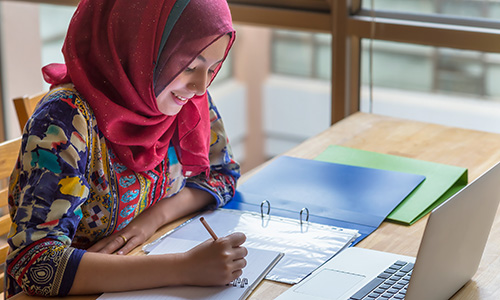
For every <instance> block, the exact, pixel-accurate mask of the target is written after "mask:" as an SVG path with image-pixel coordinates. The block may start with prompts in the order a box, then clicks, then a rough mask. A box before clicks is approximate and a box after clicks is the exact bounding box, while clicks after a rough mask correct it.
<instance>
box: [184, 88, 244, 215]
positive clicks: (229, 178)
mask: <svg viewBox="0 0 500 300" xmlns="http://www.w3.org/2000/svg"><path fill="white" fill-rule="evenodd" d="M208 99H209V105H210V122H211V139H210V153H209V156H210V174H209V176H208V178H207V177H206V176H205V175H198V176H195V177H191V178H189V179H188V180H187V182H186V186H188V187H194V188H199V189H204V190H206V191H208V192H210V193H211V194H212V195H213V196H214V197H215V199H216V201H217V203H216V205H215V207H219V206H223V205H224V204H226V203H227V202H228V201H229V200H231V199H232V198H233V196H234V193H235V190H236V181H237V180H238V178H239V177H240V166H239V164H238V163H237V162H236V161H235V160H234V159H233V152H232V150H231V146H230V145H229V141H228V139H227V136H226V132H225V130H224V124H223V123H222V119H221V117H220V114H219V112H218V111H217V107H215V105H214V103H213V102H212V97H210V95H209V96H208Z"/></svg>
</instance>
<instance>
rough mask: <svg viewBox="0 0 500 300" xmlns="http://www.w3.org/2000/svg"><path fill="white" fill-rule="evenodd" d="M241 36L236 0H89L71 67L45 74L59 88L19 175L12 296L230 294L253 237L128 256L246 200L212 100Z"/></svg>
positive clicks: (33, 129)
mask: <svg viewBox="0 0 500 300" xmlns="http://www.w3.org/2000/svg"><path fill="white" fill-rule="evenodd" d="M234 37H235V32H234V29H233V28H232V25H231V17H230V12H229V8H228V5H227V2H226V0H190V1H189V0H177V1H175V0H148V1H143V0H82V1H80V4H79V6H78V8H77V10H76V12H75V15H74V16H73V18H72V20H71V23H70V25H69V29H68V33H67V36H66V40H65V43H64V46H63V50H62V51H63V54H64V58H65V64H51V65H48V66H46V67H44V69H43V75H44V78H45V80H46V81H47V82H48V83H50V84H52V87H51V90H50V91H49V93H48V95H47V96H46V97H45V98H44V99H43V100H42V101H41V103H40V104H39V106H38V107H37V109H36V111H35V113H34V114H33V116H32V117H31V119H30V120H29V121H28V123H27V125H26V127H25V129H24V132H23V141H22V147H21V152H20V156H19V161H18V164H17V165H16V167H15V169H14V171H13V173H12V176H11V183H10V194H9V205H10V213H11V217H12V220H13V226H12V229H11V232H10V234H9V239H8V242H9V244H10V246H11V253H10V255H9V256H8V260H7V269H6V270H7V280H6V282H7V287H6V290H7V297H10V296H12V295H14V294H16V293H19V292H21V291H25V292H26V293H28V294H30V295H43V296H52V295H60V296H63V295H66V294H91V293H101V292H111V291H125V290H134V289H143V288H153V287H160V286H169V285H203V286H210V285H223V284H226V283H228V282H230V281H231V280H233V279H235V278H237V277H239V276H240V275H241V274H242V271H241V270H242V268H243V267H244V266H245V265H246V261H245V259H244V257H245V256H246V254H247V250H246V249H245V248H244V247H242V246H241V245H242V244H243V242H244V241H245V236H244V234H242V233H235V234H231V235H229V236H227V237H222V238H219V239H217V240H216V241H213V240H212V239H207V241H206V242H204V243H202V244H200V245H199V246H197V247H195V248H193V249H192V250H190V251H188V252H186V253H180V254H170V255H160V256H125V255H123V254H126V253H128V252H129V251H131V250H132V249H133V248H135V247H136V246H138V245H141V244H142V243H143V242H145V241H146V240H147V239H148V238H150V237H151V236H152V234H153V233H154V232H155V231H156V230H157V229H158V228H159V227H161V226H162V225H164V224H167V223H169V222H171V221H173V220H175V219H178V218H180V217H183V216H186V215H188V214H190V213H193V212H196V211H199V210H201V209H205V208H216V207H218V206H221V205H224V204H225V203H226V202H227V201H229V200H230V199H231V197H232V196H233V195H234V191H235V185H236V180H237V179H238V177H239V165H238V164H237V163H236V162H235V161H234V160H233V157H232V152H231V149H230V146H229V144H228V142H227V138H226V136H225V132H224V128H223V125H222V121H221V119H220V116H219V114H218V112H217V109H216V107H215V106H214V103H213V102H212V100H211V98H210V95H209V94H208V92H207V91H206V88H207V87H208V86H209V85H210V83H211V82H212V80H213V79H214V77H215V75H216V74H217V72H218V70H219V69H220V67H221V64H222V62H223V61H224V59H225V58H226V55H227V53H228V51H229V49H230V48H231V45H232V44H233V40H234ZM200 230H203V229H200ZM116 254H118V255H116ZM120 254H122V255H120Z"/></svg>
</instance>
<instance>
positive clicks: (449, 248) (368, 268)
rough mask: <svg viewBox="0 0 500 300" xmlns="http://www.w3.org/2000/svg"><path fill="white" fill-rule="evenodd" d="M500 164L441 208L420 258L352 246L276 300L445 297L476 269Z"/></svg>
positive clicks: (498, 194)
mask: <svg viewBox="0 0 500 300" xmlns="http://www.w3.org/2000/svg"><path fill="white" fill-rule="evenodd" d="M499 182H500V163H497V164H496V165H495V166H494V167H492V168H491V169H489V170H488V171H487V172H485V173H484V174H483V175H481V176H480V177H479V178H477V179H476V180H474V181H473V182H472V183H470V184H469V185H467V186H466V187H465V188H463V189H462V190H461V191H459V192H458V193H456V194H455V195H454V196H453V197H451V198H449V199H448V200H447V201H445V202H443V203H442V204H441V205H439V206H438V207H437V208H435V209H434V210H433V211H432V212H431V214H430V215H429V218H428V220H427V224H426V227H425V231H424V235H423V237H422V241H421V243H420V247H419V250H418V254H417V257H416V258H414V257H409V256H403V255H396V254H393V253H388V252H380V251H375V250H370V249H363V248H358V247H351V248H347V249H345V250H343V251H342V252H340V253H339V254H337V255H336V256H335V257H333V258H332V259H330V260H329V261H328V262H326V263H325V264H323V265H322V266H321V267H319V268H318V269H316V270H315V271H314V272H313V273H311V274H310V275H309V276H308V277H306V278H305V279H304V280H302V281H301V282H299V283H298V284H296V285H294V286H292V287H291V288H290V289H288V290H287V291H286V292H285V293H283V294H281V295H280V296H279V297H277V298H276V300H299V299H300V300H303V299H308V300H325V299H328V300H365V299H370V300H371V299H384V300H385V299H398V300H399V299H406V300H422V299H426V300H433V299H436V300H443V299H449V298H450V297H452V296H453V295H454V294H455V293H456V292H457V291H458V290H459V289H460V288H461V287H462V286H463V285H464V284H465V283H467V282H468V281H469V280H470V279H471V278H472V276H473V275H474V274H475V273H476V271H477V268H478V266H479V262H480V260H481V257H482V255H483V251H484V248H485V245H486V241H487V239H488V235H489V232H490V229H491V227H492V224H493V221H494V219H495V215H496V212H497V208H498V203H499V201H500V184H499Z"/></svg>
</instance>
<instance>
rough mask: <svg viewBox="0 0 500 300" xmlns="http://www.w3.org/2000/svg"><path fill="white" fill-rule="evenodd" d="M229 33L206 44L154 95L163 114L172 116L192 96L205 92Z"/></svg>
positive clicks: (225, 45)
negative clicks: (186, 65)
mask: <svg viewBox="0 0 500 300" xmlns="http://www.w3.org/2000/svg"><path fill="white" fill-rule="evenodd" d="M228 44H229V35H225V36H223V37H221V38H220V39H218V40H217V41H215V42H214V43H213V44H211V45H210V46H208V47H207V48H206V49H205V50H204V51H203V52H202V53H201V54H200V55H199V56H198V57H197V58H195V60H193V62H191V64H190V65H189V66H188V67H187V68H186V69H185V70H184V71H182V73H180V74H179V75H178V76H177V77H176V78H174V80H172V82H170V84H169V85H167V86H166V87H165V89H164V90H163V91H162V92H161V93H160V94H159V95H158V97H156V102H157V103H158V109H159V110H160V112H162V113H163V114H165V115H168V116H174V115H176V114H178V113H179V111H180V110H181V108H182V106H184V104H186V103H188V102H189V101H190V99H191V98H192V97H194V96H201V95H203V94H205V92H206V90H207V86H208V84H209V83H210V80H211V79H212V75H213V73H214V71H215V70H216V69H217V67H218V66H219V64H220V63H221V62H222V60H223V59H224V54H225V53H226V48H227V45H228Z"/></svg>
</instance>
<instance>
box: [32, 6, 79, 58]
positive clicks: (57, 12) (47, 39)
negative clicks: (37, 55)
mask: <svg viewBox="0 0 500 300" xmlns="http://www.w3.org/2000/svg"><path fill="white" fill-rule="evenodd" d="M75 9H76V7H74V6H63V5H50V4H40V37H41V39H42V65H43V66H44V65H47V64H49V63H54V62H57V63H62V62H64V58H63V55H62V53H61V48H62V45H63V42H64V37H65V36H66V31H67V29H68V25H69V21H70V20H71V17H72V16H73V13H74V11H75Z"/></svg>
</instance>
